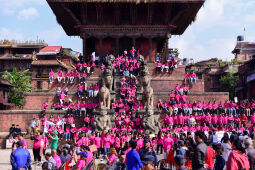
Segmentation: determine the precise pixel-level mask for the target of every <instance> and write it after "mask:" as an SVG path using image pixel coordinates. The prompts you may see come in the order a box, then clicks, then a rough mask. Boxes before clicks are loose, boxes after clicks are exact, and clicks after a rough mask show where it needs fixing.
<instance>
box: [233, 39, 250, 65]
mask: <svg viewBox="0 0 255 170" xmlns="http://www.w3.org/2000/svg"><path fill="white" fill-rule="evenodd" d="M232 53H233V54H234V55H235V58H236V60H237V62H238V63H244V62H246V61H249V60H250V59H251V58H252V56H253V55H255V42H245V41H243V38H242V36H238V37H237V43H236V46H235V48H234V50H233V51H232Z"/></svg>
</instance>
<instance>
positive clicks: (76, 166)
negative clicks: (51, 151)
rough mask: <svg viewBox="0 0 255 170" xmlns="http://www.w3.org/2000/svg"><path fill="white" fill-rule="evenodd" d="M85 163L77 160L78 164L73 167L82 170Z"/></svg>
mask: <svg viewBox="0 0 255 170" xmlns="http://www.w3.org/2000/svg"><path fill="white" fill-rule="evenodd" d="M85 165H86V164H85V161H84V160H81V159H79V160H78V162H77V163H76V165H75V168H77V169H78V168H79V169H83V168H84V167H85Z"/></svg>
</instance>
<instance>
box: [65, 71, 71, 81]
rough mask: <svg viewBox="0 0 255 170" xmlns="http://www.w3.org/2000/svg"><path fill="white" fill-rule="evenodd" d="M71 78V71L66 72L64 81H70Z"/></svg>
mask: <svg viewBox="0 0 255 170" xmlns="http://www.w3.org/2000/svg"><path fill="white" fill-rule="evenodd" d="M69 78H70V73H68V72H66V73H65V79H64V83H68V82H69Z"/></svg>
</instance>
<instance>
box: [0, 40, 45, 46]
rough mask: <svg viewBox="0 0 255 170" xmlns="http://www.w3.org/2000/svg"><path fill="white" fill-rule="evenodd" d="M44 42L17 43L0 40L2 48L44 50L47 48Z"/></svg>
mask: <svg viewBox="0 0 255 170" xmlns="http://www.w3.org/2000/svg"><path fill="white" fill-rule="evenodd" d="M46 46H48V44H46V43H45V42H44V41H43V40H36V41H16V40H0V48H1V47H2V48H42V47H46Z"/></svg>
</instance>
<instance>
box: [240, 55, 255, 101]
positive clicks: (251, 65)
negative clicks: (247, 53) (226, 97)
mask: <svg viewBox="0 0 255 170" xmlns="http://www.w3.org/2000/svg"><path fill="white" fill-rule="evenodd" d="M236 75H238V76H239V81H238V87H237V88H236V94H237V96H238V98H239V99H253V98H254V97H255V58H253V59H251V60H249V61H247V62H245V63H244V64H243V65H241V66H239V68H238V73H237V74H236Z"/></svg>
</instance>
